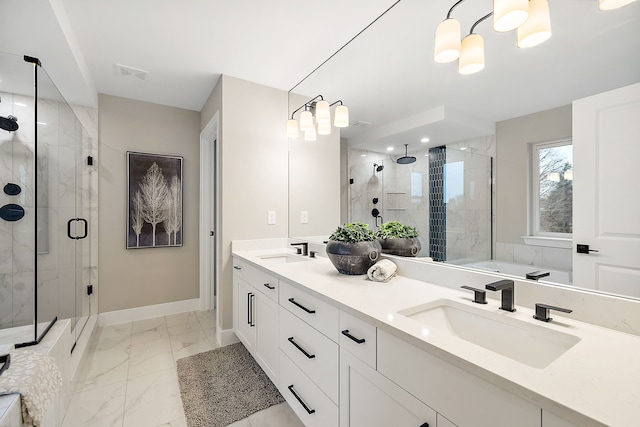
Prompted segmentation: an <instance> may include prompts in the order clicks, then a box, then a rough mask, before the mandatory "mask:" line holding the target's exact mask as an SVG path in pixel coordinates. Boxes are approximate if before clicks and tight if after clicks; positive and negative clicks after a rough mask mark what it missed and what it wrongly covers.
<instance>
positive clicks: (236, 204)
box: [196, 76, 289, 330]
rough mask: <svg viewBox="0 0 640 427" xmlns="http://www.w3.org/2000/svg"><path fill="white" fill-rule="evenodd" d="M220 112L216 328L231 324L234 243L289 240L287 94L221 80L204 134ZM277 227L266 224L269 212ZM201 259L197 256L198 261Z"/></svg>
mask: <svg viewBox="0 0 640 427" xmlns="http://www.w3.org/2000/svg"><path fill="white" fill-rule="evenodd" d="M216 111H219V113H220V122H219V135H220V141H218V145H219V148H218V149H219V155H220V157H219V162H220V168H221V171H219V172H220V177H221V182H220V183H219V185H220V186H221V188H220V206H219V210H220V215H221V217H220V223H221V230H218V238H219V239H220V252H221V253H219V254H216V257H217V258H218V260H219V262H220V280H221V283H218V284H217V285H218V300H219V302H220V305H219V307H218V325H219V327H221V328H222V329H224V330H227V329H231V328H232V323H233V317H232V314H233V307H232V305H233V299H232V296H233V282H232V280H233V274H232V272H233V268H232V267H233V265H232V259H231V241H232V240H236V239H261V238H275V237H287V229H288V228H287V225H288V221H289V217H288V209H287V207H288V185H287V183H288V167H287V137H286V133H285V124H286V119H287V92H285V91H282V90H279V89H274V88H270V87H267V86H262V85H259V84H256V83H252V82H248V81H245V80H240V79H237V78H234V77H230V76H222V77H221V79H220V80H219V81H218V84H217V85H216V87H215V89H214V90H213V92H212V94H211V96H210V97H209V99H208V100H207V102H206V103H205V105H204V107H203V109H202V113H201V117H200V124H201V129H203V128H204V126H206V124H207V123H209V121H210V120H211V118H212V117H213V115H214V114H215V113H216ZM270 210H271V211H275V212H276V224H275V225H268V224H267V211H270ZM196 260H197V257H196Z"/></svg>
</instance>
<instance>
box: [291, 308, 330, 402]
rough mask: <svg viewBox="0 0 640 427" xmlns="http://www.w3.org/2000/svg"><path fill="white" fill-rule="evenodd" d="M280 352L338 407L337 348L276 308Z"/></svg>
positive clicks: (298, 320)
mask: <svg viewBox="0 0 640 427" xmlns="http://www.w3.org/2000/svg"><path fill="white" fill-rule="evenodd" d="M279 340H280V350H281V351H283V352H284V353H285V354H286V355H287V356H288V357H289V358H290V359H291V360H292V361H293V362H294V363H295V364H296V365H297V366H298V367H299V368H300V369H301V370H302V372H304V373H305V374H306V375H307V376H308V377H309V378H310V379H311V380H312V381H313V382H314V383H315V384H316V385H317V386H318V387H319V388H320V389H321V390H322V391H324V392H325V393H326V394H327V396H329V398H330V399H331V400H332V401H333V402H334V403H336V404H337V403H338V388H339V385H338V367H339V360H340V359H339V350H338V344H336V343H334V342H333V341H331V340H330V339H329V338H327V337H325V336H324V335H322V334H321V333H320V332H318V331H316V330H315V329H313V328H312V327H311V326H309V325H307V324H306V323H305V322H303V321H302V320H300V319H298V318H297V317H296V316H294V315H293V314H291V313H290V312H288V311H287V310H285V309H284V308H282V307H280V333H279Z"/></svg>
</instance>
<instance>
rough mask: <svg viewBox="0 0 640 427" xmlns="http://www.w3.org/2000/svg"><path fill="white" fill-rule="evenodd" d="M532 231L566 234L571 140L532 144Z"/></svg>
mask: <svg viewBox="0 0 640 427" xmlns="http://www.w3.org/2000/svg"><path fill="white" fill-rule="evenodd" d="M532 157H533V159H532V160H533V168H532V170H533V176H532V182H533V187H534V191H533V203H532V206H533V221H534V222H533V227H532V229H533V234H534V235H537V236H545V237H561V238H570V237H571V233H572V231H573V220H572V214H573V211H572V203H573V146H572V145H571V140H563V141H556V142H551V143H541V144H534V145H533V156H532Z"/></svg>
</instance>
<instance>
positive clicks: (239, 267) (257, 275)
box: [233, 258, 278, 302]
mask: <svg viewBox="0 0 640 427" xmlns="http://www.w3.org/2000/svg"><path fill="white" fill-rule="evenodd" d="M233 272H234V275H236V276H237V277H240V278H242V279H244V281H246V282H247V283H249V284H250V285H251V286H253V287H254V288H256V289H257V290H258V291H260V292H261V293H263V294H264V295H266V296H268V297H269V298H271V299H272V300H273V301H276V302H277V301H278V279H277V278H276V277H274V276H272V275H270V274H268V273H266V272H264V271H262V270H260V269H259V268H256V267H253V266H252V265H249V264H248V263H246V262H244V261H242V260H239V259H237V258H234V260H233Z"/></svg>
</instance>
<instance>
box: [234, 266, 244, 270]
mask: <svg viewBox="0 0 640 427" xmlns="http://www.w3.org/2000/svg"><path fill="white" fill-rule="evenodd" d="M233 268H235V269H236V270H242V267H238V266H237V265H234V266H233Z"/></svg>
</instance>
